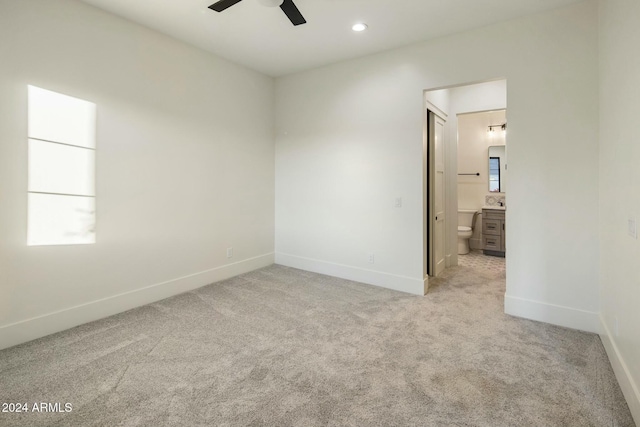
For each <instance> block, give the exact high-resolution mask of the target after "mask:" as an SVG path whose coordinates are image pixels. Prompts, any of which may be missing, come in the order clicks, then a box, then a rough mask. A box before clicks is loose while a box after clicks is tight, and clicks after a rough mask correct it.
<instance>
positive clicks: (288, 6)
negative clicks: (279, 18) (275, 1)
mask: <svg viewBox="0 0 640 427" xmlns="http://www.w3.org/2000/svg"><path fill="white" fill-rule="evenodd" d="M280 9H282V11H283V12H284V14H285V15H287V18H289V20H290V21H291V23H292V24H293V25H300V24H306V23H307V21H306V20H305V19H304V17H303V16H302V14H301V13H300V11H299V10H298V8H297V7H296V5H295V4H294V3H293V0H284V2H282V4H281V5H280Z"/></svg>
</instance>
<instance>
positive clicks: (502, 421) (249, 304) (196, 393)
mask: <svg viewBox="0 0 640 427" xmlns="http://www.w3.org/2000/svg"><path fill="white" fill-rule="evenodd" d="M503 294H504V269H502V270H500V269H493V270H492V269H482V268H476V269H474V268H470V267H465V266H460V267H455V268H451V269H448V270H447V271H446V273H445V276H444V277H443V278H442V279H438V280H436V281H435V283H433V284H432V287H431V289H430V293H429V295H427V296H426V297H424V298H423V297H416V296H410V295H406V294H402V293H398V292H394V291H390V290H386V289H382V288H376V287H372V286H367V285H362V284H358V283H354V282H349V281H346V280H341V279H336V278H332V277H327V276H322V275H319V274H313V273H308V272H304V271H300V270H295V269H291V268H286V267H281V266H271V267H267V268H264V269H261V270H258V271H254V272H252V273H248V274H244V275H242V276H239V277H236V278H233V279H230V280H226V281H224V282H221V283H217V284H213V285H210V286H207V287H204V288H201V289H199V290H197V291H194V292H189V293H186V294H183V295H179V296H176V297H173V298H170V299H167V300H163V301H160V302H158V303H155V304H151V305H148V306H145V307H141V308H138V309H135V310H132V311H129V312H126V313H122V314H120V315H117V316H112V317H109V318H107V319H104V320H101V321H98V322H93V323H90V324H87V325H83V326H80V327H77V328H74V329H71V330H68V331H65V332H61V333H58V334H55V335H52V336H49V337H45V338H42V339H39V340H36V341H33V342H30V343H26V344H23V345H20V346H17V347H13V348H10V349H7V350H4V351H2V352H0V382H1V387H0V402H26V403H28V404H29V405H32V404H33V403H34V402H60V403H62V405H64V403H71V404H72V408H73V410H72V411H71V412H67V413H54V414H51V413H27V414H9V413H0V425H2V426H33V427H36V426H44V425H47V426H49V425H50V426H261V425H265V426H325V425H326V426H491V427H497V426H581V427H582V426H633V425H634V424H633V421H632V419H631V415H630V413H629V409H628V408H627V405H626V403H625V401H624V399H623V397H622V394H621V392H620V389H619V387H618V384H617V383H616V381H615V378H614V376H613V372H612V370H611V367H610V365H609V362H608V360H607V357H606V355H605V352H604V349H603V347H602V344H601V342H600V339H599V337H598V336H596V335H593V334H589V333H584V332H578V331H574V330H569V329H564V328H560V327H554V326H550V325H545V324H541V323H536V322H532V321H527V320H522V319H517V318H512V317H509V316H506V315H505V314H504V313H503ZM63 407H64V406H63Z"/></svg>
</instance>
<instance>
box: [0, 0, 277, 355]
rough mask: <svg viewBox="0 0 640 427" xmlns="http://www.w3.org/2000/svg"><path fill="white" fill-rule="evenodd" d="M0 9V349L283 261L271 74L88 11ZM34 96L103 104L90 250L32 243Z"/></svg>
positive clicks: (47, 3)
mask: <svg viewBox="0 0 640 427" xmlns="http://www.w3.org/2000/svg"><path fill="white" fill-rule="evenodd" d="M0 10H1V11H2V12H1V13H0V58H2V66H1V67H0V194H1V195H2V208H1V209H0V236H2V238H1V239H0V274H1V276H0V348H1V347H6V346H8V345H12V344H15V343H17V342H22V341H27V340H29V339H32V338H35V337H37V336H41V335H44V334H47V333H51V332H55V331H57V330H61V329H65V328H67V327H70V326H73V325H76V324H80V323H84V322H86V321H88V320H92V319H95V318H99V317H103V316H106V315H109V314H112V313H115V312H118V311H122V310H125V309H128V308H131V307H134V306H136V305H140V304H144V303H146V302H150V301H152V300H154V299H158V298H162V297H166V296H168V295H171V294H174V293H178V292H181V291H184V290H187V289H191V288H195V287H198V286H202V285H205V284H207V283H211V282H213V281H215V280H219V279H221V278H224V277H228V276H230V275H234V274H238V273H240V272H243V271H247V270H251V269H254V268H257V267H259V266H262V265H268V264H270V263H272V262H273V245H274V145H273V121H274V117H273V114H272V110H273V103H274V93H273V89H274V83H273V80H272V79H271V78H268V77H265V76H263V75H260V74H258V73H256V72H253V71H250V70H247V69H245V68H242V67H239V66H236V65H233V64H231V63H229V62H227V61H224V60H222V59H218V58H216V57H214V56H212V55H211V54H208V53H205V52H203V51H200V50H197V49H195V48H192V47H188V46H186V45H183V44H181V43H179V42H177V41H174V40H173V39H171V38H168V37H166V36H163V35H160V34H158V33H155V32H152V31H150V30H147V29H145V28H143V27H141V26H138V25H135V24H132V23H130V22H128V21H126V20H123V19H120V18H117V17H115V16H112V15H109V14H107V13H105V12H102V11H100V10H98V9H94V8H92V7H90V6H88V5H85V4H83V3H81V2H78V1H71V0H29V1H14V0H8V1H5V0H2V1H0ZM27 84H33V85H36V86H40V87H43V88H46V89H50V90H54V91H58V92H62V93H65V94H68V95H71V96H75V97H79V98H82V99H86V100H88V101H91V102H95V103H96V104H97V108H98V123H97V128H98V135H97V150H98V151H97V179H96V183H97V187H96V190H97V243H96V244H95V245H81V246H48V247H27V246H26V218H27V215H26V189H27V182H26V177H27V169H26V167H27V158H26V154H27V149H26V148H27V143H26V141H27V139H26V129H27V122H26V111H27V104H26V102H27ZM229 246H233V248H234V256H233V258H231V259H227V258H226V252H225V250H226V248H227V247H229ZM234 263H235V264H234Z"/></svg>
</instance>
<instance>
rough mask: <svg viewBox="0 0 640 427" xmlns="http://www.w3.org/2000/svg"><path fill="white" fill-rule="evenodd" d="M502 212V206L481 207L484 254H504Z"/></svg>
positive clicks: (502, 255) (503, 210)
mask: <svg viewBox="0 0 640 427" xmlns="http://www.w3.org/2000/svg"><path fill="white" fill-rule="evenodd" d="M504 214H505V208H504V206H485V207H483V208H482V242H483V246H482V247H483V251H484V254H485V255H491V256H499V257H504V256H505V252H506V248H505V244H504V240H505V226H504V217H505V215H504Z"/></svg>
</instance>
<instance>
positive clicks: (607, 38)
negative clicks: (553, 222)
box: [600, 0, 640, 425]
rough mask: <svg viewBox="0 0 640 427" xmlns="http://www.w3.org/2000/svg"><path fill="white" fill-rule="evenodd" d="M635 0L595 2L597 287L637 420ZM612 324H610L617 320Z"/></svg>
mask: <svg viewBox="0 0 640 427" xmlns="http://www.w3.org/2000/svg"><path fill="white" fill-rule="evenodd" d="M638 22H640V3H639V2H637V1H632V0H607V1H601V2H600V218H601V221H600V292H601V297H600V300H601V314H602V321H603V334H602V339H603V342H604V343H605V347H606V348H607V351H608V353H609V358H610V359H611V362H612V366H613V367H614V370H615V372H616V375H617V377H618V380H619V382H620V386H621V387H622V390H623V392H624V393H625V396H626V398H627V402H628V403H629V407H630V408H631V412H632V413H633V416H634V419H635V421H636V423H637V424H639V425H640V391H639V390H640V328H639V327H638V326H639V325H640V263H639V262H638V260H640V241H639V240H637V239H634V238H632V237H630V236H629V235H628V234H627V230H628V229H627V226H628V223H627V221H628V219H629V218H636V221H638V220H640V198H639V197H638V194H639V192H638V183H639V182H640V168H639V167H638V165H640V140H639V135H640V121H638V115H639V114H640V55H638V46H640V27H639V26H638ZM616 324H617V327H616Z"/></svg>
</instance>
